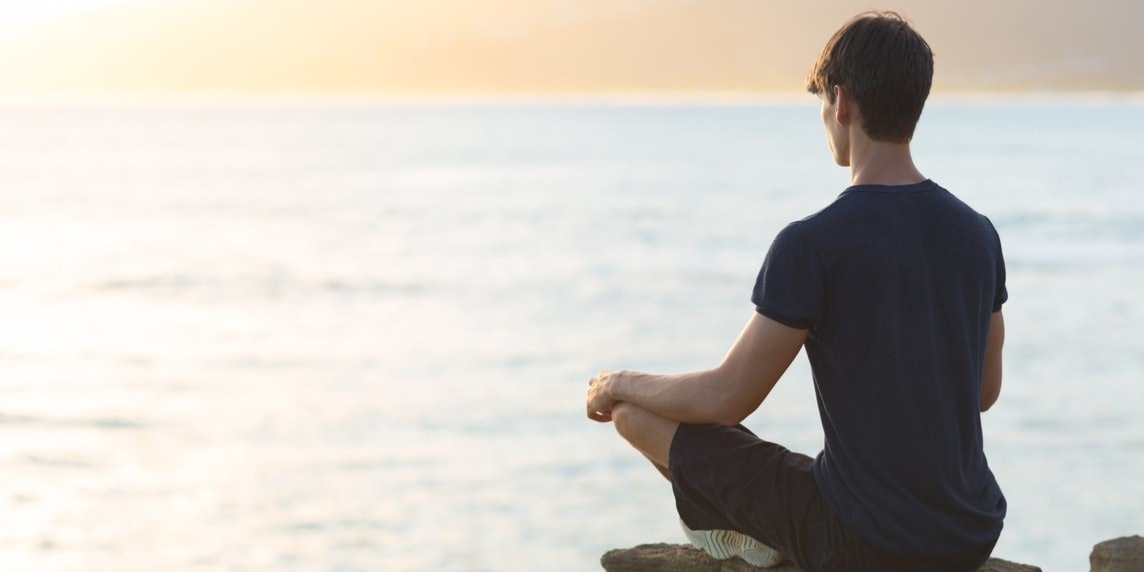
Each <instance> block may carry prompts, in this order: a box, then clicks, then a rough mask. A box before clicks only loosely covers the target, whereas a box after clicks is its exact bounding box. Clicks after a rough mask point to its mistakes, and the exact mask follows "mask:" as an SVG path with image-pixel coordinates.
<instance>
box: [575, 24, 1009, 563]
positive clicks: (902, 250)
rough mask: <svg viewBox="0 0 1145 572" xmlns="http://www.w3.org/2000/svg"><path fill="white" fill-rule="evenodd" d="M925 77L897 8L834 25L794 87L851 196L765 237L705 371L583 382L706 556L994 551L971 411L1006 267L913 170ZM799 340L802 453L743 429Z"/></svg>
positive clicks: (599, 416) (997, 524) (966, 215)
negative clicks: (748, 306)
mask: <svg viewBox="0 0 1145 572" xmlns="http://www.w3.org/2000/svg"><path fill="white" fill-rule="evenodd" d="M932 74H933V56H932V54H931V51H930V47H929V46H928V45H927V43H926V41H925V40H923V39H922V37H921V36H919V35H918V33H917V32H916V31H915V30H914V29H912V28H911V26H910V25H909V24H908V23H907V22H906V21H904V20H903V19H902V18H901V17H900V16H898V15H897V14H894V13H868V14H862V15H860V16H858V17H856V18H855V19H853V20H851V21H850V22H848V23H847V24H845V25H844V26H843V27H842V28H841V29H840V30H839V31H838V32H836V33H835V35H834V36H833V37H832V38H831V39H830V41H829V42H828V43H827V45H826V47H825V48H824V49H823V52H822V54H821V55H820V56H819V58H818V60H817V61H816V62H815V64H814V66H813V67H812V69H811V72H810V74H809V76H808V90H809V91H810V92H811V93H813V94H815V95H817V96H818V97H819V98H820V100H821V102H822V120H823V124H824V127H825V128H826V132H827V142H828V145H829V148H830V150H831V153H832V155H833V156H834V159H835V161H836V163H838V164H839V165H841V166H846V167H850V171H851V186H850V187H848V188H847V189H846V190H845V191H844V192H843V193H842V194H841V195H839V196H838V197H837V198H836V199H835V200H834V201H833V202H832V203H830V204H829V205H828V206H827V207H826V208H824V209H823V210H821V211H819V212H818V213H815V214H813V215H811V216H809V217H807V218H805V219H803V220H800V221H798V222H795V223H792V224H790V225H789V226H787V227H786V228H785V229H783V231H781V232H780V233H779V235H778V236H777V237H776V238H775V241H774V242H773V243H772V245H771V248H770V249H769V251H768V253H767V256H766V258H765V260H764V263H763V267H762V269H761V270H760V273H759V276H758V278H757V281H756V285H755V288H754V291H753V293H752V301H753V303H754V304H755V306H756V311H755V312H754V313H753V314H752V316H751V319H750V320H749V321H748V323H747V326H746V327H745V328H744V330H743V332H742V333H741V334H740V337H739V339H738V340H737V341H736V342H735V344H734V345H733V346H732V348H731V350H730V351H729V353H728V354H727V356H726V357H725V358H724V360H723V362H722V363H720V365H719V366H717V367H715V368H714V369H711V370H708V371H702V372H696V373H688V374H679V375H651V374H644V373H637V372H631V371H617V372H605V373H601V374H599V375H597V376H596V377H594V378H593V379H592V380H590V382H589V389H588V399H587V411H588V416H589V417H590V418H591V419H593V420H596V421H601V422H607V421H612V422H613V423H614V425H615V427H616V430H617V431H618V432H619V434H620V435H621V436H622V437H624V438H625V439H626V440H628V441H629V442H630V443H631V444H632V445H633V446H634V447H635V448H636V449H637V450H639V451H640V452H641V453H643V454H644V456H646V457H647V458H648V459H649V460H650V461H652V463H653V464H654V465H655V466H656V467H657V468H658V469H659V470H660V471H661V472H662V473H664V475H665V476H667V477H668V478H669V479H670V480H671V482H672V490H673V493H674V495H675V498H676V506H677V509H678V511H679V514H680V519H681V523H682V525H683V527H684V530H685V533H686V534H687V536H688V538H689V540H691V541H692V542H693V543H694V544H696V545H697V546H699V547H701V548H703V549H704V550H706V551H707V552H708V553H709V554H711V555H712V556H714V557H716V558H729V557H732V556H738V557H741V558H743V559H745V560H747V561H749V562H751V563H752V564H756V565H760V566H769V565H774V564H776V563H778V562H779V561H780V560H782V559H783V557H784V556H787V557H790V558H791V559H792V560H794V561H795V562H796V563H797V564H798V565H800V566H802V567H803V568H805V569H807V570H973V569H976V568H977V567H978V566H979V565H980V564H981V563H982V562H984V561H985V560H986V558H987V557H988V556H989V555H990V552H991V550H992V549H993V547H994V544H995V543H996V542H997V539H998V535H999V534H1000V533H1001V529H1002V519H1003V517H1004V516H1005V511H1006V501H1005V499H1004V497H1003V496H1002V492H1001V490H1000V488H999V487H998V484H997V482H996V481H995V479H994V476H993V474H992V473H991V471H990V468H989V466H988V465H987V462H986V457H985V455H984V454H983V450H982V428H981V422H980V412H982V411H986V410H987V409H988V408H989V407H990V406H991V405H992V404H993V403H994V401H995V400H996V399H997V397H998V392H999V390H1000V387H1001V382H1002V340H1003V329H1004V326H1003V321H1002V313H1001V306H1002V303H1003V302H1004V301H1005V300H1006V296H1007V294H1006V288H1005V268H1004V263H1003V260H1002V253H1001V245H1000V243H999V240H998V235H997V233H996V232H995V230H994V228H993V226H992V225H991V224H990V222H989V220H988V219H986V217H984V216H982V215H980V214H978V213H976V212H975V211H973V210H972V209H971V208H970V207H968V206H967V205H965V204H964V203H962V202H961V201H959V200H958V199H957V198H955V197H954V195H952V194H951V193H950V192H948V191H947V190H945V189H943V188H942V187H940V186H938V185H937V184H936V183H934V182H932V181H930V180H929V179H927V178H926V177H924V176H923V175H922V174H921V173H920V172H919V170H918V169H917V168H916V167H915V165H914V161H913V160H912V158H911V153H910V140H911V137H912V136H913V134H914V128H915V124H916V123H917V121H918V119H919V116H920V115H921V113H922V108H923V104H924V102H925V101H926V97H927V95H928V94H929V92H930V85H931V77H932ZM801 347H802V348H805V350H806V353H807V357H808V360H809V361H810V363H811V369H812V373H813V377H814V383H815V394H816V400H817V402H818V405H819V411H820V419H821V422H822V425H823V431H824V438H825V443H824V447H823V451H822V452H820V453H819V454H818V456H816V457H815V458H814V459H812V458H811V457H808V456H806V455H802V454H799V453H793V452H790V451H788V450H786V449H784V448H783V447H781V446H779V445H776V444H773V443H769V442H767V441H764V440H761V439H760V438H758V437H756V436H755V435H753V434H751V433H750V432H748V431H747V429H745V428H743V427H742V426H741V425H739V423H740V421H742V420H743V419H744V418H745V417H747V416H748V415H749V414H750V413H751V412H752V411H754V410H755V409H756V408H757V407H758V406H759V404H760V403H761V402H762V401H763V399H764V398H766V397H767V394H768V392H770V391H771V388H772V387H773V386H774V385H775V383H776V381H777V380H778V379H779V377H780V376H781V375H782V374H783V372H784V371H785V370H786V369H787V367H788V365H790V363H791V361H792V360H793V359H794V358H795V355H796V354H797V353H798V352H799V349H800V348H801Z"/></svg>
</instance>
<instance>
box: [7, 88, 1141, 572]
mask: <svg viewBox="0 0 1145 572" xmlns="http://www.w3.org/2000/svg"><path fill="white" fill-rule="evenodd" d="M913 148H914V155H915V159H916V162H917V163H918V165H919V167H920V168H921V169H922V171H923V172H924V173H925V174H926V175H927V176H929V177H930V178H932V179H934V180H935V181H937V182H938V183H939V184H941V185H943V186H945V187H947V188H949V189H950V190H952V191H953V192H954V193H955V194H957V195H958V196H960V197H961V198H962V199H963V200H964V201H966V202H967V203H969V204H970V205H972V206H974V207H975V208H976V209H978V210H979V211H981V212H983V213H984V214H986V215H987V216H989V217H990V218H991V219H992V221H993V222H994V224H995V226H996V227H997V228H998V231H999V233H1000V235H1001V237H1002V242H1003V249H1004V252H1005V256H1006V260H1007V265H1008V286H1009V292H1010V301H1009V302H1008V303H1007V304H1006V306H1005V312H1006V325H1007V330H1008V331H1007V338H1006V351H1005V379H1004V383H1003V388H1002V395H1001V398H1000V399H999V401H998V403H997V405H995V407H994V408H993V409H992V410H990V411H989V412H987V413H986V414H984V416H983V425H984V430H985V440H986V453H987V456H988V458H989V460H990V464H991V466H992V468H993V469H994V471H995V473H996V475H997V477H998V480H999V482H1000V483H1001V485H1002V487H1003V490H1004V491H1005V494H1006V496H1007V498H1008V500H1009V515H1008V517H1007V519H1006V524H1005V530H1004V532H1003V534H1002V538H1001V540H1000V542H999V544H998V546H997V548H996V550H995V555H996V556H999V557H1002V558H1006V559H1009V560H1015V561H1019V562H1027V563H1031V564H1036V565H1040V566H1042V567H1043V568H1044V569H1046V570H1084V569H1087V566H1088V555H1089V551H1090V548H1091V547H1092V546H1093V544H1095V543H1096V542H1099V541H1101V540H1105V539H1109V538H1113V537H1117V536H1123V535H1129V534H1141V533H1142V517H1143V494H1142V493H1143V490H1142V488H1143V487H1142V479H1143V465H1142V453H1143V432H1145V431H1143V423H1142V417H1143V402H1145V399H1143V379H1142V375H1143V308H1142V301H1143V282H1142V271H1143V258H1142V256H1143V252H1142V238H1143V205H1142V197H1143V189H1145V183H1143V157H1145V149H1143V113H1142V104H1141V101H1140V100H1139V99H1109V98H1106V99H1101V98H1097V99H1094V98H1089V99H1086V98H1067V97H1026V98H1018V97H1012V98H1006V99H997V98H994V99H991V98H976V99H942V98H937V99H935V100H934V101H932V102H931V103H930V104H929V105H928V107H927V109H926V111H925V113H924V115H923V119H922V123H921V125H920V127H919V130H918V133H917V135H916V138H915V143H914V146H913ZM848 180H849V177H848V173H847V171H846V170H845V169H842V168H838V167H835V166H834V165H833V163H832V161H831V159H830V157H829V154H828V152H827V148H826V143H825V138H824V134H823V130H822V126H821V123H820V121H819V115H818V104H817V101H816V100H815V99H814V98H812V97H810V96H807V97H806V98H805V99H799V100H791V101H786V100H783V101H781V100H776V101H723V102H719V101H716V102H711V101H709V102H703V101H691V102H688V101H638V100H632V101H577V100H561V101H557V100H553V101H545V100H509V101H495V100H465V99H459V100H453V101H436V100H426V101H422V100H338V99H315V100H269V99H268V100H257V99H246V100H171V101H164V100H157V101H146V100H138V101H136V100H132V101H110V102H109V101H100V102H84V101H71V102H57V103H31V102H19V101H5V102H4V103H2V104H0V316H2V319H0V396H2V397H0V508H2V510H3V513H4V518H3V519H0V568H3V569H4V570H37V571H38V570H97V571H98V570H110V571H134V570H138V571H144V570H147V571H150V570H171V571H184V570H187V571H191V570H275V571H278V570H299V571H303V570H305V571H310V570H315V571H350V570H387V571H388V570H399V571H403V570H410V571H421V570H434V571H437V570H459V571H470V570H471V571H479V570H522V571H524V570H539V569H544V570H570V571H571V570H594V569H599V564H598V559H599V557H600V555H601V554H602V553H604V552H605V551H606V550H608V549H611V548H616V547H628V546H632V545H635V544H640V543H646V542H683V541H684V537H683V535H682V533H681V532H680V530H679V528H678V524H677V520H676V516H675V512H674V508H673V502H672V498H671V492H670V489H669V487H668V486H667V483H666V482H665V481H663V479H662V478H661V477H660V476H659V475H658V474H657V473H656V472H655V471H654V470H652V468H651V467H650V466H649V465H648V464H647V463H646V462H645V461H643V459H642V458H641V457H639V455H637V454H636V453H635V452H634V451H632V450H630V449H629V448H628V447H627V446H626V445H624V444H623V443H622V442H621V440H620V439H618V438H617V437H616V436H615V434H614V432H613V430H612V429H611V427H609V426H607V425H600V424H596V423H593V422H590V421H588V420H587V419H586V418H585V416H584V409H583V403H584V401H583V400H584V390H585V385H586V382H587V380H588V379H589V377H591V376H592V375H593V374H595V373H596V372H597V371H598V370H602V369H618V368H627V369H638V370H645V371H654V372H663V373H669V372H682V371H689V370H695V369H703V368H707V367H711V366H714V365H715V364H716V363H718V361H719V360H720V359H721V358H722V357H723V355H724V352H725V351H726V349H727V348H728V347H729V346H730V344H731V342H732V341H734V339H735V337H736V336H737V334H738V333H739V331H740V328H741V327H742V325H743V324H744V323H745V322H746V320H747V319H748V318H749V316H750V315H751V312H752V311H753V307H752V305H751V303H750V300H749V296H750V292H751V287H752V285H753V283H754V280H755V274H756V272H757V271H758V269H759V265H760V263H761V262H762V260H763V255H764V253H765V252H766V250H767V247H768V245H769V244H770V241H771V239H772V238H773V237H774V235H775V234H776V233H777V232H778V231H779V230H780V229H781V228H782V227H783V226H784V225H786V224H787V223H788V222H790V221H793V220H797V219H799V218H802V217H804V216H806V215H808V214H810V213H812V212H814V211H816V210H818V209H820V208H822V207H823V206H825V205H826V204H828V203H829V202H830V201H832V200H833V199H834V197H835V196H836V195H837V194H838V193H839V192H840V191H842V190H843V188H845V187H846V186H847V183H848ZM746 424H747V425H748V426H749V427H751V428H752V429H753V430H755V431H756V432H757V433H759V434H761V435H764V436H766V437H767V438H769V439H771V440H774V441H778V442H780V443H783V444H785V445H787V446H788V447H790V448H792V449H794V450H799V451H803V452H805V453H809V454H814V453H816V452H817V451H818V450H819V449H820V447H821V443H822V431H821V429H820V426H819V420H818V412H817V409H816V407H815V402H814V394H813V392H812V388H811V380H810V373H809V369H808V367H807V365H806V361H805V358H804V357H803V356H800V357H797V358H796V362H795V364H794V365H793V366H792V367H791V369H790V370H789V371H788V372H787V374H786V375H785V376H784V377H783V379H782V380H780V382H779V384H778V386H777V387H776V389H775V390H774V391H773V393H772V394H771V396H769V397H768V399H767V401H766V402H765V403H764V404H763V406H762V407H761V408H760V409H759V410H758V411H757V412H756V413H755V414H753V415H752V416H751V417H749V419H748V420H747V421H746Z"/></svg>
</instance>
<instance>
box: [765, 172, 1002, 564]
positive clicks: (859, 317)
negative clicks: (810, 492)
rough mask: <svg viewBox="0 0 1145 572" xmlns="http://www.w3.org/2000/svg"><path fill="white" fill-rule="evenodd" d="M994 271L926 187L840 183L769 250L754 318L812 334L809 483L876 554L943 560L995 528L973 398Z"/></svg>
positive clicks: (994, 496) (975, 229)
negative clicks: (813, 438) (815, 418)
mask: <svg viewBox="0 0 1145 572" xmlns="http://www.w3.org/2000/svg"><path fill="white" fill-rule="evenodd" d="M1005 276H1006V272H1005V265H1004V262H1003V260H1002V249H1001V244H1000V242H999V240H998V234H997V232H996V231H995V230H994V227H993V225H991V224H990V221H989V220H988V219H987V218H986V217H984V216H982V215H980V214H978V213H977V212H975V211H974V210H973V209H971V208H970V207H969V206H967V205H966V204H965V203H963V202H962V201H960V200H959V199H958V198H957V197H955V196H954V195H953V194H951V193H950V192H948V191H947V190H946V189H943V188H942V187H940V186H938V185H937V184H935V183H934V182H932V181H929V180H927V181H924V182H922V183H918V184H914V185H904V186H882V185H861V186H854V187H850V188H848V189H847V190H846V191H844V192H843V193H842V194H841V195H839V197H838V198H837V199H836V200H835V201H834V202H833V203H832V204H831V205H829V206H828V207H827V208H825V209H823V210H822V211H820V212H818V213H816V214H814V215H812V216H810V217H807V218H805V219H803V220H801V221H798V222H794V223H792V224H790V225H789V226H787V227H786V228H785V229H783V231H781V232H780V233H779V235H778V236H777V237H776V239H775V241H774V243H773V244H772V245H771V249H770V250H769V251H768V253H767V258H766V259H765V260H764V263H763V268H762V270H760V273H759V278H758V279H757V281H756V285H755V290H754V292H753V294H752V301H753V302H754V303H755V305H756V308H757V310H758V311H759V312H760V313H761V314H763V315H764V316H767V317H769V318H771V319H773V320H776V321H778V322H780V323H783V324H786V325H788V326H791V327H795V328H808V329H809V330H810V331H809V334H808V337H807V341H806V342H805V344H804V348H805V350H806V353H807V357H808V360H809V361H810V362H811V370H812V373H813V377H814V381H815V395H816V399H817V401H818V404H819V415H820V419H821V421H822V423H823V432H824V440H825V442H824V446H823V451H822V452H820V453H819V455H818V457H817V458H816V459H815V463H814V465H813V472H814V475H815V480H816V483H817V484H818V485H819V489H820V491H821V493H822V495H823V497H824V498H825V499H826V500H827V502H828V504H829V506H830V507H831V509H832V511H833V512H834V513H835V515H836V516H837V517H838V518H839V519H840V520H842V522H843V523H845V524H846V525H847V526H849V527H851V529H852V530H853V531H854V532H856V533H857V534H859V535H861V536H862V537H864V538H865V539H867V540H868V541H869V542H871V543H872V544H873V545H875V546H877V547H879V548H882V549H884V550H889V551H892V552H896V553H899V554H936V555H942V554H955V553H959V552H963V551H966V550H969V549H972V548H974V547H978V546H982V545H985V544H988V543H990V542H993V541H994V540H996V539H997V538H998V535H999V534H1000V533H1001V530H1002V519H1003V517H1004V516H1005V513H1006V500H1005V498H1004V497H1003V496H1002V491H1001V489H1000V488H999V487H998V483H997V482H996V481H995V480H994V475H993V473H991V471H990V467H989V466H988V465H987V463H986V456H985V455H984V453H983V451H982V425H981V421H980V417H979V396H980V392H981V383H982V362H983V358H984V355H985V352H986V334H987V332H988V331H989V327H990V315H991V314H992V313H993V312H997V311H999V310H1001V308H1002V303H1003V302H1005V300H1006V286H1005Z"/></svg>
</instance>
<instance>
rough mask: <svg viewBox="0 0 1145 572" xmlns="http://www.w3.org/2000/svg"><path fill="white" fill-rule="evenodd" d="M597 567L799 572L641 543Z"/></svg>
mask: <svg viewBox="0 0 1145 572" xmlns="http://www.w3.org/2000/svg"><path fill="white" fill-rule="evenodd" d="M1137 538H1138V539H1140V538H1141V537H1137ZM1137 546H1138V560H1137V562H1138V563H1140V562H1141V560H1140V546H1141V545H1140V540H1138V545H1137ZM600 565H601V566H603V567H604V569H605V570H606V572H758V571H759V570H768V571H769V572H797V571H798V570H801V568H799V567H798V566H796V565H795V564H793V563H792V562H791V561H787V562H784V563H783V564H780V565H779V566H775V567H773V568H756V567H755V566H752V565H751V564H748V563H747V562H744V561H743V560H740V559H739V558H732V559H731V560H716V559H715V558H712V557H710V556H708V555H707V554H704V552H703V551H702V550H700V549H699V548H695V547H693V546H690V545H683V544H641V545H640V546H637V547H635V548H620V549H616V550H609V551H608V552H606V553H605V554H604V556H602V557H601V558H600ZM1137 569H1138V570H1140V568H1137ZM1094 570H1097V569H1096V568H1095V569H1094ZM1109 570H1114V569H1113V568H1110V569H1109ZM1116 570H1118V571H1120V570H1125V569H1124V568H1117V569H1116ZM978 572H1041V568H1038V567H1037V566H1029V565H1026V564H1018V563H1015V562H1008V561H1006V560H1002V559H1000V558H991V559H989V560H987V561H986V564H984V565H983V566H982V567H981V568H979V569H978Z"/></svg>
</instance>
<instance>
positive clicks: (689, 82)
mask: <svg viewBox="0 0 1145 572" xmlns="http://www.w3.org/2000/svg"><path fill="white" fill-rule="evenodd" d="M869 7H871V5H870V4H869V3H868V2H867V0H820V1H817V2H795V1H786V2H779V1H764V0H626V1H625V2H615V1H614V0H418V1H416V2H412V1H409V0H0V54H4V57H3V58H0V93H7V92H16V93H28V92H31V93H41V92H49V93H51V92H68V93H71V92H77V91H79V92H91V91H95V92H122V91H127V92H133V91H144V92H188V91H190V92H202V91H207V92H210V91H220V92H236V91H237V92H243V91H256V92H263V91H287V92H297V91H302V92H306V91H319V92H331V91H334V92H379V91H381V92H459V91H460V92H586V91H588V92H593V91H608V92H644V91H653V92H655V91H669V92H693V91H708V92H750V93H758V92H796V91H801V90H802V88H803V85H802V82H803V79H804V76H805V74H806V69H807V67H808V65H809V64H810V62H811V61H812V60H813V59H814V57H815V55H816V54H817V52H818V50H819V49H820V48H821V47H822V44H823V42H825V41H826V39H827V37H829V36H830V34H831V33H832V32H833V31H834V30H835V29H836V28H837V27H838V26H839V25H840V24H842V22H843V21H844V20H846V19H847V17H849V16H850V15H852V14H855V13H857V12H859V11H862V10H864V9H867V8H869ZM889 7H892V8H895V9H898V10H900V11H901V12H903V13H904V14H905V15H906V16H907V17H909V18H910V19H911V20H912V21H913V22H914V23H915V25H916V27H917V28H918V29H919V30H920V32H922V33H923V35H924V36H925V37H926V38H927V39H928V41H930V43H931V45H932V47H934V50H935V54H936V67H937V73H936V77H935V89H936V91H943V90H954V91H1013V90H1019V91H1021V90H1026V91H1029V90H1036V91H1047V90H1049V91H1053V90H1071V91H1111V90H1112V91H1140V90H1141V89H1142V76H1143V68H1145V64H1143V63H1142V62H1143V57H1142V54H1143V48H1142V28H1143V19H1145V17H1143V16H1142V11H1143V8H1142V3H1141V1H1140V0H1090V1H1089V2H1087V3H1086V7H1087V8H1086V9H1084V10H1081V9H1079V8H1078V4H1077V3H1076V2H1072V1H1066V0H1007V1H1006V2H995V1H994V0H963V1H961V2H945V1H938V0H897V2H895V3H893V4H891V5H889Z"/></svg>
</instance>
